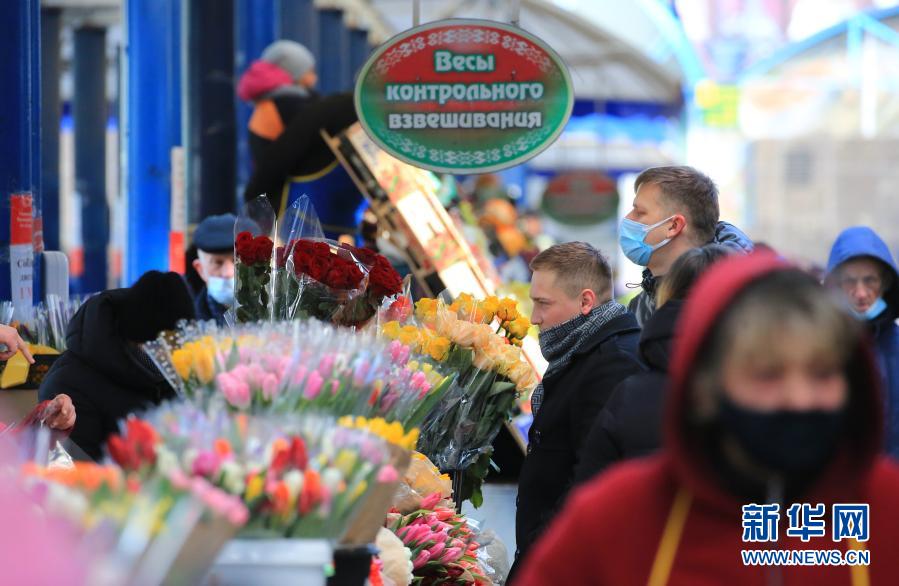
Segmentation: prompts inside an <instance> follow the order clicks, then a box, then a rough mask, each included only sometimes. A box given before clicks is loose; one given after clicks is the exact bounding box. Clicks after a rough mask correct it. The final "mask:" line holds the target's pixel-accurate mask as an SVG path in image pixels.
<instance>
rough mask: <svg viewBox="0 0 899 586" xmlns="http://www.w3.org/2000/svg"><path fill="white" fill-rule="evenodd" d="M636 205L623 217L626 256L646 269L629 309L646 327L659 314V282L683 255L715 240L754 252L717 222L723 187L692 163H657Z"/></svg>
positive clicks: (638, 185)
mask: <svg viewBox="0 0 899 586" xmlns="http://www.w3.org/2000/svg"><path fill="white" fill-rule="evenodd" d="M634 189H635V196H634V207H633V209H632V210H631V211H630V213H628V214H627V216H625V217H624V219H623V220H622V221H621V226H620V227H619V232H618V241H619V244H620V245H621V250H622V251H623V252H624V255H625V256H626V257H627V258H628V259H629V260H630V261H631V262H633V263H634V264H637V265H639V266H641V267H646V269H645V270H644V271H643V282H642V283H641V285H642V287H643V291H641V292H640V294H638V295H637V296H636V297H634V298H633V299H632V300H631V303H630V305H629V306H628V309H629V310H630V311H631V313H633V314H634V315H635V316H636V317H637V322H638V323H639V324H640V325H641V326H642V325H643V324H644V323H645V322H646V321H647V320H648V319H649V318H650V317H651V316H652V314H653V313H654V312H655V306H656V303H655V295H656V290H657V289H658V285H659V280H660V279H662V278H663V277H664V276H665V274H667V273H668V269H670V268H671V265H673V264H674V261H676V260H677V259H678V258H680V257H681V255H682V254H684V253H685V252H687V251H688V250H691V249H693V248H698V247H700V246H704V245H706V244H710V243H716V244H721V245H722V246H725V247H727V248H731V249H733V250H736V251H739V252H751V251H752V241H751V240H750V239H749V237H748V236H746V234H744V233H743V232H741V231H740V230H739V229H737V228H736V227H735V226H732V225H731V224H728V223H726V222H719V221H718V188H717V187H716V186H715V183H714V182H713V181H712V180H711V179H709V177H707V176H706V175H705V174H703V173H701V172H699V171H697V170H696V169H694V168H692V167H685V166H681V167H653V168H651V169H647V170H645V171H643V172H642V173H640V175H639V176H638V177H637V180H636V182H635V183H634Z"/></svg>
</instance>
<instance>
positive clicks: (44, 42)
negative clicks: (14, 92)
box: [41, 8, 62, 250]
mask: <svg viewBox="0 0 899 586" xmlns="http://www.w3.org/2000/svg"><path fill="white" fill-rule="evenodd" d="M61 21H62V10H61V9H60V8H42V9H41V211H42V212H43V221H42V226H41V228H42V230H43V237H44V248H46V249H47V250H59V129H60V117H61V115H62V104H61V103H60V98H59V78H60V53H59V44H60V41H59V36H60V35H59V33H60V27H61Z"/></svg>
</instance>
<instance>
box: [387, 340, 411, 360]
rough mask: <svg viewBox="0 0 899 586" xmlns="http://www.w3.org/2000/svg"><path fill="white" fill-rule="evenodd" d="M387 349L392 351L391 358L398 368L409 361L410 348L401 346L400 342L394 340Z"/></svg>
mask: <svg viewBox="0 0 899 586" xmlns="http://www.w3.org/2000/svg"><path fill="white" fill-rule="evenodd" d="M387 348H388V350H389V351H390V358H391V359H393V363H394V364H396V365H397V366H399V365H400V364H405V363H406V362H408V361H409V347H408V346H404V345H403V344H401V343H400V341H399V340H394V341H393V342H391V343H390V345H389V346H388V347H387Z"/></svg>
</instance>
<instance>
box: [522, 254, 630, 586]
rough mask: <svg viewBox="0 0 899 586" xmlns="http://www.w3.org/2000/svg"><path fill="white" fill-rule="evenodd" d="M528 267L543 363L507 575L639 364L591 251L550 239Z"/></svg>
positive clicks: (602, 263) (550, 513) (608, 276)
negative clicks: (613, 396) (598, 422)
mask: <svg viewBox="0 0 899 586" xmlns="http://www.w3.org/2000/svg"><path fill="white" fill-rule="evenodd" d="M531 269H532V270H533V272H534V274H533V277H532V279H531V298H532V299H533V301H534V312H533V315H532V317H531V320H532V321H533V323H534V324H535V325H537V326H539V327H540V349H541V351H542V352H543V356H544V358H546V359H547V360H548V361H549V367H548V369H547V371H546V373H545V374H544V376H543V382H542V383H541V384H540V386H538V387H537V389H535V391H534V393H533V395H532V398H531V407H532V411H533V413H534V421H533V424H532V425H531V429H530V432H529V433H528V454H527V457H526V458H525V462H524V466H523V467H522V470H521V475H520V476H519V483H518V501H517V503H516V504H517V512H516V519H515V533H516V542H517V551H516V552H515V565H514V566H513V567H512V572H511V573H510V580H511V576H512V575H513V574H514V572H515V569H516V568H517V567H519V564H520V561H521V560H522V559H523V558H524V556H525V555H527V551H528V549H529V548H530V546H531V545H532V544H534V543H535V542H536V541H537V539H538V538H539V537H540V534H541V533H542V532H543V530H544V529H546V527H547V525H548V524H549V522H550V521H552V519H553V517H554V515H555V513H556V512H557V511H558V510H559V509H560V507H561V505H562V504H563V502H564V500H565V497H566V496H567V494H568V490H569V489H570V487H571V486H572V483H573V480H574V471H575V467H576V465H577V463H578V460H579V452H580V450H581V448H582V446H583V444H584V440H585V439H586V437H587V434H588V432H589V431H590V427H591V426H592V425H593V420H594V419H595V418H596V415H597V414H598V413H599V411H600V410H601V409H602V408H603V406H604V405H605V403H606V400H607V399H608V397H609V395H610V394H611V392H612V390H613V389H614V388H615V387H616V386H617V385H618V383H619V382H621V381H622V380H624V379H625V378H627V377H628V376H630V375H631V374H633V373H635V372H638V371H640V370H642V366H641V365H640V362H639V360H638V358H637V342H638V341H639V338H640V328H639V326H638V325H637V320H636V318H635V317H634V316H633V314H631V313H630V312H628V310H627V308H626V307H624V306H623V305H621V304H620V303H618V302H617V301H615V300H614V299H613V298H612V271H611V269H610V267H609V263H608V262H607V261H606V259H605V258H604V257H603V255H602V254H601V253H600V252H599V251H598V250H596V249H595V248H594V247H593V246H591V245H589V244H587V243H585V242H569V243H566V244H558V245H556V246H553V247H551V248H548V249H547V250H545V251H544V252H542V253H540V254H539V255H537V257H536V258H534V260H533V261H532V262H531Z"/></svg>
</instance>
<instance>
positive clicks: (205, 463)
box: [191, 452, 220, 478]
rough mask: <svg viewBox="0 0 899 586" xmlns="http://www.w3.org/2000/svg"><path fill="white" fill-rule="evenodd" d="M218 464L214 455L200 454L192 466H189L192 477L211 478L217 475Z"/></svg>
mask: <svg viewBox="0 0 899 586" xmlns="http://www.w3.org/2000/svg"><path fill="white" fill-rule="evenodd" d="M219 464H220V462H219V459H218V456H216V455H215V453H213V452H200V455H198V456H197V457H196V458H195V459H194V462H193V466H191V469H192V473H193V475H194V476H202V477H204V478H211V477H212V476H214V475H215V474H217V473H218V470H219Z"/></svg>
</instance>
